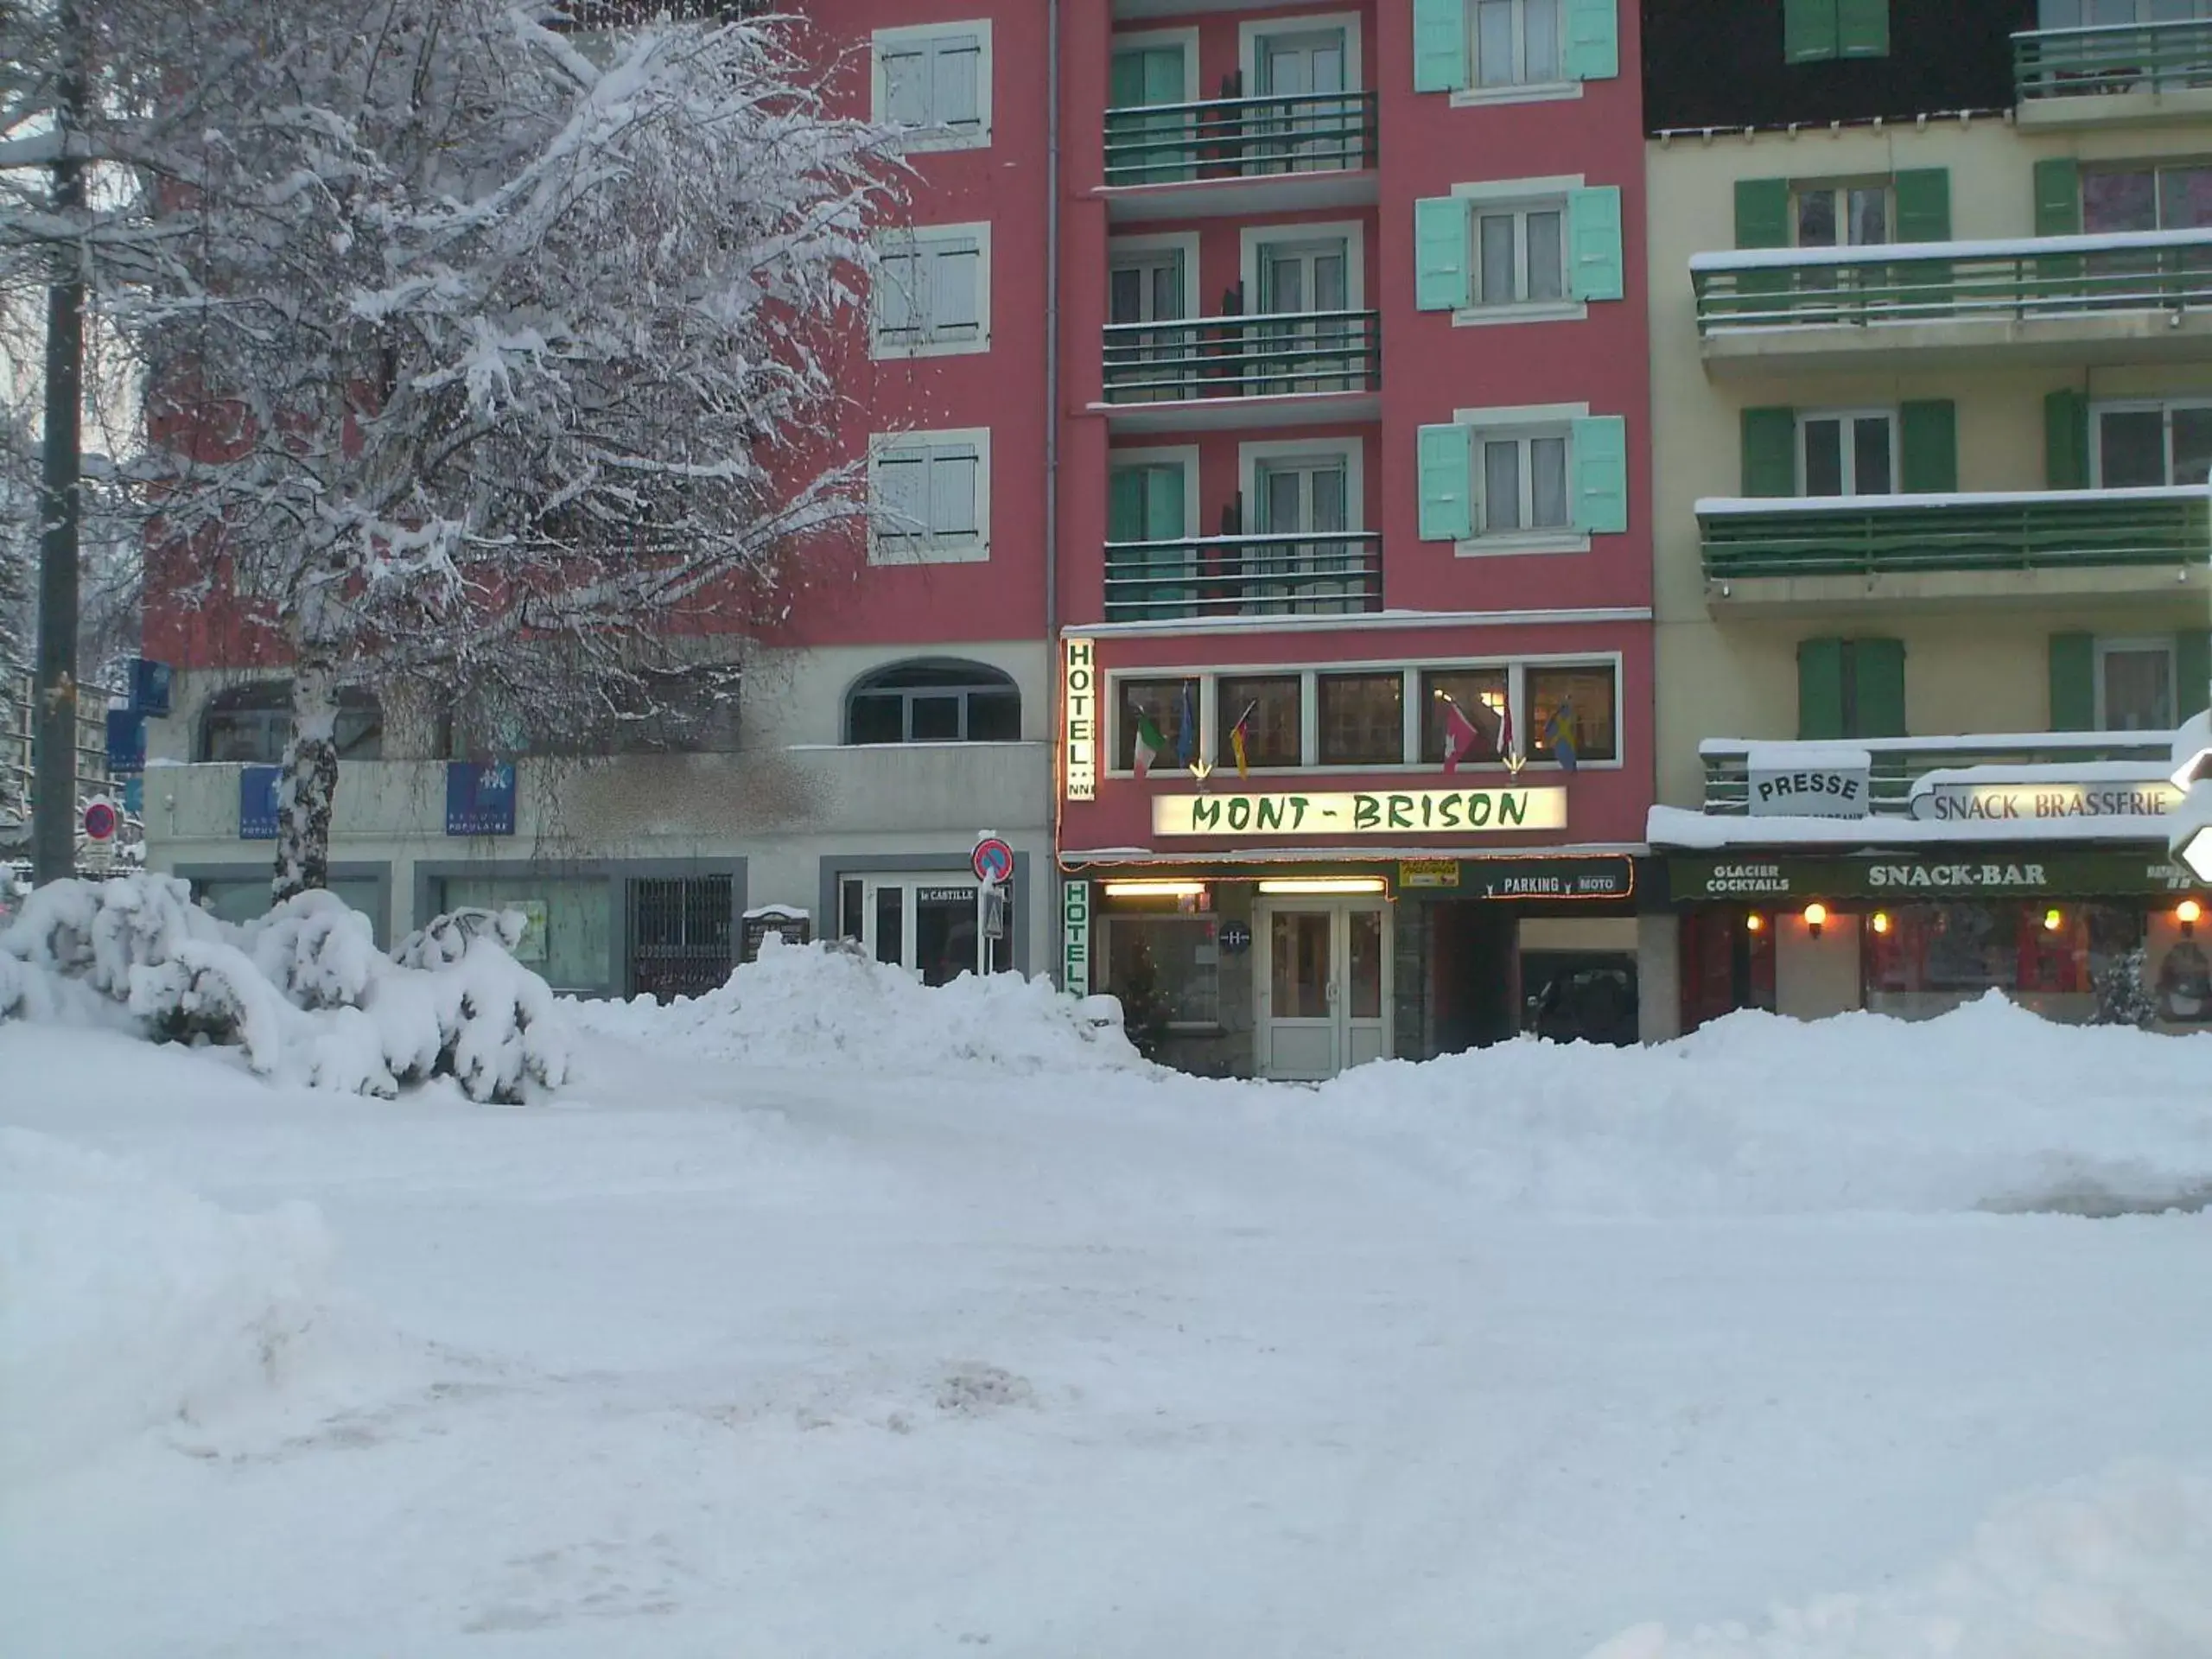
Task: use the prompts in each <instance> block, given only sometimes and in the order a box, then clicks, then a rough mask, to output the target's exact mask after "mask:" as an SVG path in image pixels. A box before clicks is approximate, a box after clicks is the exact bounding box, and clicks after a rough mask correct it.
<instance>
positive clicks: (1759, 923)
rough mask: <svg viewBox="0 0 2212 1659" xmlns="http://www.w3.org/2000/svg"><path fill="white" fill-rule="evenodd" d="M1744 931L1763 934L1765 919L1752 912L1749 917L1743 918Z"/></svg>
mask: <svg viewBox="0 0 2212 1659" xmlns="http://www.w3.org/2000/svg"><path fill="white" fill-rule="evenodd" d="M1744 931H1745V932H1747V933H1764V932H1765V931H1766V918H1765V917H1764V916H1762V915H1760V914H1759V913H1758V912H1757V911H1756V910H1755V911H1753V912H1751V914H1750V915H1748V916H1746V917H1745V918H1744Z"/></svg>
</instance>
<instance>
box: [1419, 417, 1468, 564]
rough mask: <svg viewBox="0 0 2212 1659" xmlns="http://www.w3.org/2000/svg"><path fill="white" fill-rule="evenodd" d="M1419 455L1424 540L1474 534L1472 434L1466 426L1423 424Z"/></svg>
mask: <svg viewBox="0 0 2212 1659" xmlns="http://www.w3.org/2000/svg"><path fill="white" fill-rule="evenodd" d="M1419 454H1420V462H1421V540H1422V541H1424V542H1457V541H1461V540H1464V539H1465V538H1466V537H1470V536H1471V535H1473V534H1474V533H1475V516H1474V508H1473V505H1472V504H1473V480H1474V463H1475V451H1474V436H1473V434H1472V433H1471V431H1470V430H1469V429H1467V428H1466V427H1464V426H1424V427H1423V428H1421V435H1420V450H1419Z"/></svg>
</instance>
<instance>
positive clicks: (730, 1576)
mask: <svg viewBox="0 0 2212 1659" xmlns="http://www.w3.org/2000/svg"><path fill="white" fill-rule="evenodd" d="M572 1012H573V1011H572ZM583 1024H584V1025H585V1027H586V1029H584V1030H582V1031H581V1032H580V1033H578V1035H577V1037H576V1039H575V1045H574V1066H575V1075H574V1080H573V1081H572V1083H571V1084H570V1086H569V1089H568V1090H565V1091H564V1092H563V1093H562V1094H561V1095H559V1096H556V1098H555V1100H554V1101H553V1103H550V1104H541V1105H532V1106H522V1107H499V1106H483V1105H476V1104H473V1103H469V1102H467V1101H466V1100H465V1099H463V1098H461V1096H460V1094H459V1093H458V1091H457V1090H456V1089H455V1088H454V1086H453V1085H452V1084H449V1083H440V1084H435V1085H433V1086H431V1087H430V1088H429V1089H426V1090H422V1091H419V1092H415V1093H410V1094H409V1095H406V1096H403V1097H402V1098H401V1099H399V1100H398V1101H396V1102H394V1101H381V1100H376V1099H369V1098H361V1097H356V1096H346V1095H340V1094H335V1093H330V1092H327V1091H310V1090H302V1089H292V1088H283V1087H279V1086H276V1085H272V1084H269V1083H266V1082H264V1081H261V1080H259V1079H257V1078H255V1077H251V1075H249V1074H248V1073H247V1072H246V1071H245V1069H244V1067H243V1066H242V1065H241V1064H240V1063H239V1062H238V1058H237V1057H236V1056H235V1055H230V1056H225V1055H218V1054H211V1053H188V1052H179V1051H174V1050H156V1049H153V1048H149V1047H148V1046H143V1045H142V1044H137V1043H134V1042H132V1041H130V1040H128V1039H125V1038H124V1037H122V1036H120V1035H118V1034H114V1033H101V1032H95V1031H86V1030H65V1029H60V1028H56V1027H53V1026H51V1025H24V1024H20V1023H19V1024H16V1025H11V1026H0V1123H4V1124H5V1125H7V1126H10V1127H9V1128H5V1129H3V1130H0V1609H3V1610H4V1611H0V1630H4V1631H5V1634H4V1636H0V1649H4V1650H5V1651H6V1652H8V1653H9V1654H10V1655H14V1654H22V1655H25V1656H40V1659H43V1656H68V1659H80V1656H81V1659H99V1656H137V1655H147V1656H156V1655H158V1656H162V1659H188V1656H198V1655H207V1656H213V1655H218V1654H220V1655H226V1656H253V1659H258V1656H278V1655H283V1656H293V1655H298V1654H303V1653H313V1654H316V1655H335V1656H352V1655H361V1656H368V1655H407V1656H410V1659H414V1656H441V1655H448V1654H469V1655H474V1654H486V1655H490V1654H498V1655H502V1656H505V1655H519V1656H531V1659H537V1656H554V1655H576V1656H582V1655H593V1656H600V1655H607V1654H630V1653H637V1654H652V1655H655V1656H667V1655H676V1656H689V1655H698V1656H709V1655H712V1656H715V1659H729V1656H764V1659H765V1656H776V1659H789V1656H816V1655H820V1656H840V1659H842V1656H876V1655H881V1656H927V1655H932V1654H945V1655H952V1654H958V1655H963V1656H965V1655H972V1654H977V1653H998V1654H1009V1655H1020V1656H1025V1659H1027V1656H1040V1655H1041V1656H1061V1655H1066V1656H1077V1655H1080V1656H1085V1659H1112V1656H1129V1659H1137V1656H1143V1659H1161V1656H1182V1655H1192V1656H1201V1655H1202V1656H1209V1659H1211V1656H1218V1655H1224V1654H1233V1655H1286V1656H1293V1655H1294V1656H1315V1659H1319V1656H1338V1655H1343V1656H1390V1659H1414V1656H1431V1655H1433V1656H1446V1655H1450V1656H1454V1659H1467V1656H1499V1659H1506V1656H1511V1659H1551V1656H1556V1659H1583V1656H1586V1655H1589V1654H1592V1653H1593V1652H1601V1653H1602V1654H1603V1655H1604V1656H1605V1659H1939V1656H1940V1659H2202V1656H2204V1655H2207V1654H2212V1484H2208V1478H2212V1392H2208V1384H2207V1379H2208V1378H2212V1217H2207V1216H2206V1215H2204V1214H2202V1213H2196V1212H2195V1211H2194V1209H2193V1208H2191V1207H2190V1206H2201V1205H2202V1203H2203V1201H2204V1199H2205V1198H2206V1197H2207V1195H2208V1193H2212V1038H2190V1039H2154V1038H2149V1037H2143V1036H2139V1035H2136V1034H2134V1033H2117V1032H2082V1031H2062V1030H2059V1029H2057V1028H2056V1027H2047V1026H2044V1025H2042V1024H2040V1023H2038V1022H2037V1021H2035V1020H2032V1019H2031V1018H2030V1017H2028V1016H2026V1015H2024V1014H2018V1013H2016V1012H2014V1011H2012V1010H2010V1009H2007V1008H2005V1007H2001V1006H1999V1005H1982V1006H1976V1007H1971V1008H1968V1009H1967V1010H1964V1011H1962V1012H1961V1013H1960V1014H1956V1015H1953V1016H1950V1017H1949V1018H1948V1019H1946V1020H1942V1021H1939V1022H1936V1023H1934V1024H1932V1025H1928V1026H1922V1027H1904V1026H1899V1025H1896V1024H1893V1023H1891V1022H1887V1021H1884V1020H1877V1019H1872V1018H1861V1017H1853V1018H1851V1019H1847V1020H1840V1021H1836V1022H1833V1023H1830V1024H1827V1025H1824V1026H1820V1027H1796V1026H1791V1025H1789V1024H1787V1023H1784V1022H1780V1021H1776V1020H1768V1019H1765V1018H1763V1017H1758V1016H1738V1017H1737V1018H1735V1019H1732V1020H1728V1021H1725V1022H1723V1023H1722V1024H1721V1025H1720V1026H1719V1027H1714V1028H1709V1029H1708V1030H1707V1032H1705V1033H1700V1035H1699V1036H1698V1037H1696V1038H1694V1039H1689V1040H1688V1041H1687V1042H1685V1043H1681V1044H1679V1045H1674V1046H1669V1047H1666V1048H1662V1049H1656V1050H1651V1051H1647V1052H1620V1053H1617V1052H1610V1051H1592V1050H1558V1049H1548V1048H1539V1047H1536V1046H1532V1045H1515V1046H1509V1047H1506V1048H1504V1049H1502V1050H1497V1051H1492V1052H1490V1053H1487V1054H1482V1055H1471V1056H1465V1057H1460V1058H1454V1059H1450V1060H1446V1061H1442V1062H1438V1063H1434V1064H1432V1065H1426V1066H1419V1067H1413V1066H1401V1065H1384V1066H1377V1067H1371V1068H1368V1069H1366V1070H1363V1071H1360V1072H1357V1073H1354V1074H1352V1075H1351V1076H1349V1077H1345V1078H1343V1079H1340V1080H1339V1081H1338V1082H1337V1083H1335V1084H1331V1085H1328V1086H1326V1087H1325V1088H1321V1089H1319V1090H1313V1089H1297V1088H1271V1087H1267V1086H1262V1085H1255V1084H1209V1083H1202V1082H1198V1081H1195V1080H1191V1079H1185V1078H1180V1077H1173V1076H1168V1075H1164V1074H1160V1073H1157V1072H1154V1071H1150V1070H1149V1069H1147V1068H1145V1067H1142V1066H1141V1065H1139V1064H1137V1063H1136V1062H1135V1060H1134V1058H1133V1057H1132V1056H1130V1055H1128V1053H1127V1052H1126V1050H1125V1048H1124V1047H1123V1046H1122V1043H1121V1039H1120V1038H1119V1036H1118V1033H1114V1032H1112V1031H1110V1030H1108V1031H1103V1032H1102V1031H1096V1030H1094V1029H1091V1028H1090V1027H1087V1026H1085V1025H1084V1023H1083V1021H1082V1020H1080V1019H1079V1018H1077V1017H1076V1016H1075V1015H1074V1014H1072V1013H1071V1011H1070V1009H1069V1007H1068V1005H1065V1004H1063V1003H1058V1002H1056V1001H1054V1000H1053V999H1051V998H1049V997H1047V996H1046V995H1043V994H1042V993H1041V992H1039V991H1036V990H1034V989H1031V988H1022V987H1020V986H1018V985H992V986H988V987H985V986H977V985H976V984H973V983H969V984H965V985H963V986H956V987H954V988H949V989H948V990H946V991H944V992H938V993H929V992H924V991H922V990H920V989H918V988H912V987H910V986H906V985H904V984H901V983H898V982H893V981H892V980H891V979H889V978H887V976H885V975H884V974H883V973H882V972H880V971H879V970H876V969H874V968H872V967H871V966H869V965H867V964H862V963H851V962H843V961H839V960H836V959H835V958H831V957H825V956H824V955H823V953H820V952H818V951H809V952H804V953H802V952H797V951H792V952H779V953H774V954H773V955H772V959H771V960H770V961H769V962H768V963H764V964H763V965H762V966H761V967H760V969H747V970H745V971H744V972H743V973H741V975H740V976H739V979H738V981H737V982H736V984H735V985H734V987H733V988H730V989H728V990H726V991H724V992H722V993H719V994H717V995H716V996H715V997H714V998H709V999H704V1000H702V1001H701V1002H699V1003H696V1004H693V1005H690V1006H688V1007H678V1008H676V1009H672V1010H666V1011H659V1010H651V1009H643V1008H621V1007H613V1008H607V1007H601V1008H597V1009H593V1010H589V1011H587V1012H585V1013H584V1015H583ZM2163 1205H2182V1206H2184V1208H2183V1209H2180V1210H2178V1211H2175V1212H2174V1213H2167V1214H2151V1213H2132V1212H2135V1211H2153V1210H2156V1209H2158V1208H2159V1207H2161V1206H2163ZM2069 1211H2089V1212H2095V1213H2100V1214H2102V1213H2106V1212H2110V1211H2126V1212H2131V1213H2123V1214H2120V1215H2119V1216H2117V1217H2116V1218H2110V1219H2089V1218H2086V1217H2085V1216H2084V1215H2082V1214H2080V1213H2065V1212H2069Z"/></svg>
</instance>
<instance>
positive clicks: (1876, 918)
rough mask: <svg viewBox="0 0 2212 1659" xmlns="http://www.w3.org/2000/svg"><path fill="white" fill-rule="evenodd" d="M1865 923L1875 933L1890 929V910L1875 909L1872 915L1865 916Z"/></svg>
mask: <svg viewBox="0 0 2212 1659" xmlns="http://www.w3.org/2000/svg"><path fill="white" fill-rule="evenodd" d="M1866 925H1867V926H1869V927H1871V928H1872V929H1873V930H1874V931H1876V932H1877V933H1886V932H1888V931H1890V912H1888V911H1886V910H1878V911H1876V912H1874V913H1873V914H1872V916H1870V917H1868V918H1866Z"/></svg>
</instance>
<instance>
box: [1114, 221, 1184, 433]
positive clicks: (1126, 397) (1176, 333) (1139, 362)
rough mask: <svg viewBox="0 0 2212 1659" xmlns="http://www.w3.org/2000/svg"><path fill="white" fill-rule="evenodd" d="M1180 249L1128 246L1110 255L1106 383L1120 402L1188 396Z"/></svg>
mask: <svg viewBox="0 0 2212 1659" xmlns="http://www.w3.org/2000/svg"><path fill="white" fill-rule="evenodd" d="M1183 267H1184V258H1183V251H1182V250H1181V249H1180V248H1146V249H1141V250H1136V249H1132V250H1128V251H1123V252H1120V253H1116V254H1115V255H1114V256H1113V264H1112V266H1111V269H1110V270H1109V271H1108V273H1107V277H1106V306H1107V311H1106V320H1107V321H1109V323H1114V324H1116V325H1119V326H1118V327H1116V331H1115V332H1114V333H1112V334H1109V335H1108V337H1107V338H1108V340H1109V347H1108V351H1107V382H1108V385H1109V390H1111V391H1113V392H1114V393H1115V396H1116V399H1117V400H1118V401H1120V402H1122V403H1140V404H1148V403H1160V402H1168V401H1173V399H1176V398H1179V397H1189V396H1190V395H1191V385H1190V377H1191V369H1192V350H1191V344H1190V338H1189V334H1190V331H1189V330H1188V329H1186V328H1184V327H1174V326H1171V327H1161V328H1139V327H1132V326H1130V325H1133V324H1137V323H1147V322H1157V323H1166V324H1170V325H1179V324H1181V323H1182V322H1183V321H1185V319H1186V318H1187V317H1188V316H1189V315H1190V287H1191V282H1192V273H1191V272H1189V271H1186V270H1184V268H1183Z"/></svg>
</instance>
